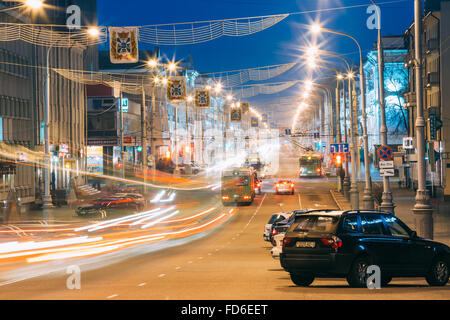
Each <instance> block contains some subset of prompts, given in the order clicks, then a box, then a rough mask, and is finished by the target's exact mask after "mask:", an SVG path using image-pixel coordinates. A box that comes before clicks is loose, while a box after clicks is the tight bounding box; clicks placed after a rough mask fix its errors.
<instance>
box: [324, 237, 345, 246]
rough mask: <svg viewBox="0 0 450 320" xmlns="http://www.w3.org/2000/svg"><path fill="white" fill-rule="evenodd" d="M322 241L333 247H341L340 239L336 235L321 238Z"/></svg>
mask: <svg viewBox="0 0 450 320" xmlns="http://www.w3.org/2000/svg"><path fill="white" fill-rule="evenodd" d="M322 242H323V244H324V245H326V246H330V247H331V248H333V249H335V248H340V247H342V240H341V239H339V238H338V237H336V236H333V237H331V238H323V239H322Z"/></svg>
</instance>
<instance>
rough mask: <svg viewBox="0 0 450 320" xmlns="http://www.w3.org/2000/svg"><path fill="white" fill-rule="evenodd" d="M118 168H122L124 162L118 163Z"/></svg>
mask: <svg viewBox="0 0 450 320" xmlns="http://www.w3.org/2000/svg"><path fill="white" fill-rule="evenodd" d="M116 166H117V168H118V169H120V168H122V162H120V161H119V162H117V165H116Z"/></svg>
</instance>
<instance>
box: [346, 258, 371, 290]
mask: <svg viewBox="0 0 450 320" xmlns="http://www.w3.org/2000/svg"><path fill="white" fill-rule="evenodd" d="M371 264H372V259H370V257H367V256H362V257H359V258H356V260H355V261H354V262H353V264H352V266H351V268H350V272H349V274H348V276H347V282H348V284H349V285H350V287H353V288H364V287H366V286H367V283H366V281H367V277H368V274H367V267H368V266H370V265H371Z"/></svg>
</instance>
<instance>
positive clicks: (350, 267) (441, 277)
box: [280, 210, 450, 287]
mask: <svg viewBox="0 0 450 320" xmlns="http://www.w3.org/2000/svg"><path fill="white" fill-rule="evenodd" d="M282 246H283V250H282V253H281V254H280V263H281V266H282V267H283V268H284V270H286V271H287V272H289V274H290V276H291V280H292V282H294V283H295V284H296V285H299V286H308V285H310V284H311V283H312V282H313V281H314V279H315V278H317V277H323V278H328V277H344V278H346V279H347V281H348V283H349V285H350V286H352V287H365V286H366V281H367V277H368V274H367V268H368V266H370V265H377V266H379V267H380V269H381V285H387V284H388V283H389V282H390V281H391V280H392V278H395V277H425V279H426V281H427V282H428V284H429V285H430V286H444V285H445V284H446V283H447V282H448V278H449V264H450V248H449V247H448V246H446V245H445V244H442V243H439V242H435V241H431V240H426V239H423V238H420V237H418V236H417V234H416V232H415V231H412V230H411V229H410V228H409V227H408V226H407V225H406V224H405V223H403V222H402V221H401V220H400V219H399V218H397V217H396V216H394V215H392V214H390V213H386V212H383V211H375V210H357V211H346V212H342V211H334V212H329V211H328V212H317V211H316V212H313V213H307V214H304V215H300V216H298V217H296V219H295V221H294V222H293V223H292V225H291V226H290V227H289V229H288V231H287V232H286V234H285V237H284V239H283V244H282Z"/></svg>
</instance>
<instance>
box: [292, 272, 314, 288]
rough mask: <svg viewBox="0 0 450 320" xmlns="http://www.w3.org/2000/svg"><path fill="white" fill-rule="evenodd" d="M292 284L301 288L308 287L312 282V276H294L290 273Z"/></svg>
mask: <svg viewBox="0 0 450 320" xmlns="http://www.w3.org/2000/svg"><path fill="white" fill-rule="evenodd" d="M290 276H291V280H292V282H293V283H294V284H295V285H297V286H301V287H308V286H309V285H310V284H311V283H313V282H314V276H313V275H311V274H295V273H290Z"/></svg>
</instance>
